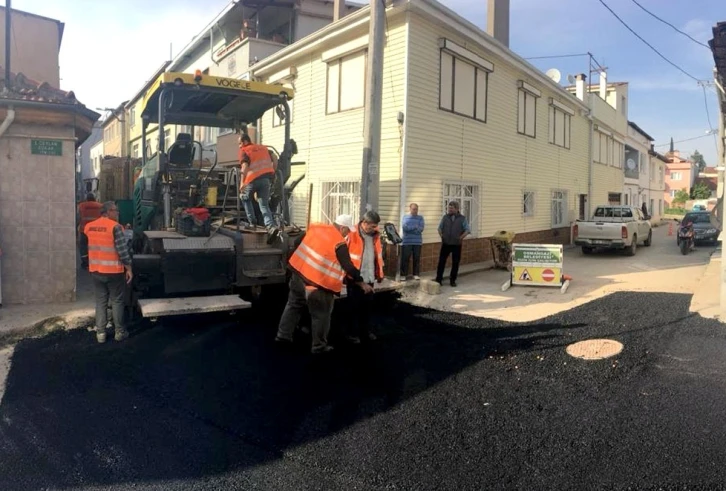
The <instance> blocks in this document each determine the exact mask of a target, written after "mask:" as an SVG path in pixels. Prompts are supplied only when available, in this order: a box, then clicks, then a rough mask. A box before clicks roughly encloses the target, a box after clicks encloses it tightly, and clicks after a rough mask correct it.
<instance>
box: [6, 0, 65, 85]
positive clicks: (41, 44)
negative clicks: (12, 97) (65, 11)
mask: <svg viewBox="0 0 726 491" xmlns="http://www.w3.org/2000/svg"><path fill="white" fill-rule="evenodd" d="M5 12H6V10H5V7H0V54H1V56H2V57H3V58H2V59H4V56H5ZM11 21H12V36H11V44H12V47H11V50H12V52H11V58H10V60H11V61H10V69H11V70H12V71H13V72H14V73H23V74H24V75H25V76H26V77H28V78H31V79H33V80H35V81H36V82H38V83H39V84H40V83H43V82H48V83H49V84H50V85H52V86H53V87H60V75H59V73H60V72H59V62H58V53H59V51H60V44H61V36H62V33H63V23H62V22H60V21H57V20H55V19H49V18H47V17H41V16H38V15H34V14H30V13H26V12H21V11H18V10H15V9H13V12H12V16H11ZM0 65H3V66H4V65H5V63H4V62H2V63H0Z"/></svg>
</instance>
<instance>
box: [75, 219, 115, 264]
mask: <svg viewBox="0 0 726 491" xmlns="http://www.w3.org/2000/svg"><path fill="white" fill-rule="evenodd" d="M116 226H119V224H118V222H115V221H113V220H111V219H110V218H106V217H101V218H99V219H98V220H94V221H92V222H91V223H89V224H87V225H86V227H85V228H84V229H83V232H84V233H85V234H86V237H88V271H90V272H92V273H103V274H118V273H123V272H124V265H123V263H122V262H121V259H120V258H119V256H118V252H117V251H116V241H115V239H114V236H113V229H114V227H116Z"/></svg>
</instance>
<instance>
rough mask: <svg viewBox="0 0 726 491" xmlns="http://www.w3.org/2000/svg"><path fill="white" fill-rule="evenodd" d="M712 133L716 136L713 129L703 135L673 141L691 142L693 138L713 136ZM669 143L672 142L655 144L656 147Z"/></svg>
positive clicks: (665, 145)
mask: <svg viewBox="0 0 726 491" xmlns="http://www.w3.org/2000/svg"><path fill="white" fill-rule="evenodd" d="M711 135H714V136H715V135H716V133H715V132H713V131H709V132H708V133H706V134H705V135H701V136H694V137H692V138H686V139H685V140H678V141H674V142H673V143H683V142H689V141H692V140H698V139H699V138H706V137H707V136H711ZM668 145H670V143H661V144H659V145H655V146H656V147H667V146H668Z"/></svg>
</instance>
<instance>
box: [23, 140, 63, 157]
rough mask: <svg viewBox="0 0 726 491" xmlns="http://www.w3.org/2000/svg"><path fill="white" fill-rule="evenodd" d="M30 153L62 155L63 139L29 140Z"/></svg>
mask: <svg viewBox="0 0 726 491" xmlns="http://www.w3.org/2000/svg"><path fill="white" fill-rule="evenodd" d="M30 153H31V154H33V155H52V156H54V157H60V156H62V155H63V140H30Z"/></svg>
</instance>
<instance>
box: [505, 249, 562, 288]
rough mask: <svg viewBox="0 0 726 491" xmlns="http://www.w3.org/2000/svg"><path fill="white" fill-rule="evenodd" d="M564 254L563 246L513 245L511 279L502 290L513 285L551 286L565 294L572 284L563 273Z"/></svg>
mask: <svg viewBox="0 0 726 491" xmlns="http://www.w3.org/2000/svg"><path fill="white" fill-rule="evenodd" d="M563 252H564V251H563V246H562V245H561V244H512V272H511V279H510V281H508V282H507V283H505V284H504V285H503V287H502V289H503V290H507V289H508V288H509V287H510V286H511V285H517V286H549V287H558V288H560V289H561V291H562V293H565V292H566V291H567V287H568V286H569V284H570V282H569V280H566V279H565V276H564V272H563V268H564V260H565V258H564V254H563Z"/></svg>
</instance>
